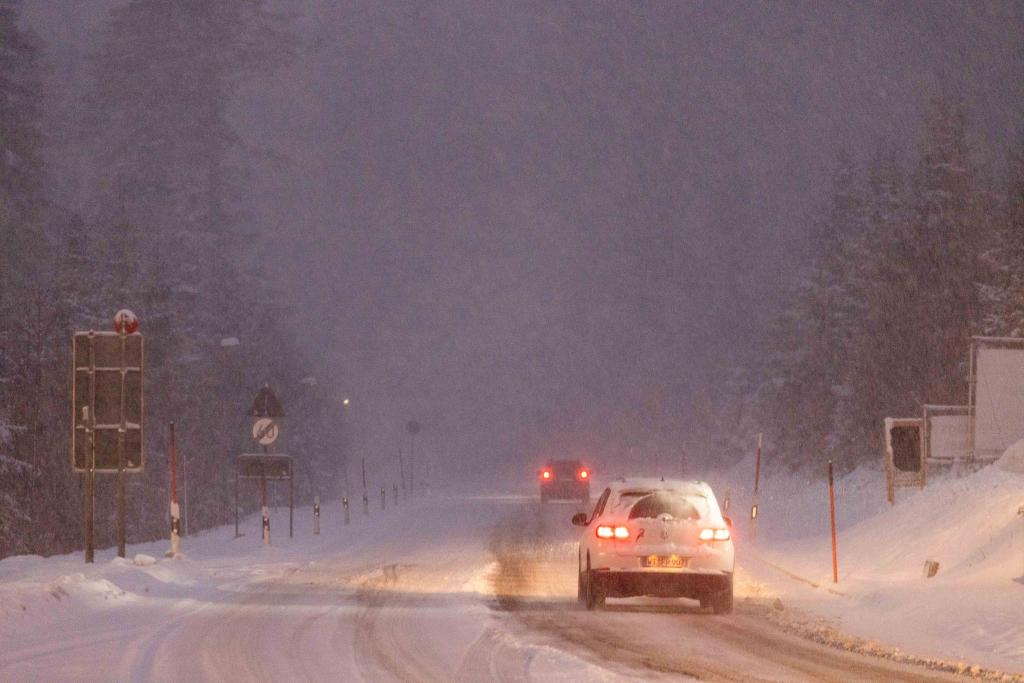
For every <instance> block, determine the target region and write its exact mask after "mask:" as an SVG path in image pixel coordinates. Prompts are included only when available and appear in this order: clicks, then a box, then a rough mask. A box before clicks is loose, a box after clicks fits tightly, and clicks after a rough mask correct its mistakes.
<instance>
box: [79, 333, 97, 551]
mask: <svg viewBox="0 0 1024 683" xmlns="http://www.w3.org/2000/svg"><path fill="white" fill-rule="evenodd" d="M95 340H96V337H95V333H94V332H93V331H92V330H89V405H87V406H83V408H82V411H83V412H84V413H86V414H85V415H83V417H84V418H85V423H86V429H87V430H88V446H87V448H88V449H89V454H88V462H87V463H86V472H85V562H86V564H91V563H92V562H93V559H94V557H95V548H94V537H95V518H96V345H95Z"/></svg>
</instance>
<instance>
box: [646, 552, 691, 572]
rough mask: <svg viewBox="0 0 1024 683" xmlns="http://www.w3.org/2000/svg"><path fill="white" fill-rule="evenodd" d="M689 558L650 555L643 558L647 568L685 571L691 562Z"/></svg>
mask: <svg viewBox="0 0 1024 683" xmlns="http://www.w3.org/2000/svg"><path fill="white" fill-rule="evenodd" d="M689 559H690V558H688V557H679V556H678V555H668V556H666V555H648V556H647V557H645V558H643V565H644V566H645V567H665V568H667V569H684V568H685V567H686V565H687V564H688V562H689Z"/></svg>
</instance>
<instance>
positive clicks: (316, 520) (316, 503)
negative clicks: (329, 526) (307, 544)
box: [313, 496, 320, 536]
mask: <svg viewBox="0 0 1024 683" xmlns="http://www.w3.org/2000/svg"><path fill="white" fill-rule="evenodd" d="M313 535H314V536H319V535H320V496H313Z"/></svg>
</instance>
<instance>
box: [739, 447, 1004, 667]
mask: <svg viewBox="0 0 1024 683" xmlns="http://www.w3.org/2000/svg"><path fill="white" fill-rule="evenodd" d="M742 469H744V470H745V469H749V470H750V473H752V472H753V467H745V468H742ZM734 474H736V473H735V472H734ZM728 486H729V485H728V484H725V485H724V488H727V487H728ZM733 487H734V488H736V489H737V490H738V488H739V487H738V485H735V484H733ZM747 487H748V488H749V484H747ZM733 501H734V504H735V508H734V510H733V514H734V516H735V517H736V519H737V522H738V524H737V526H738V531H739V533H740V535H741V537H742V535H743V534H744V533H745V534H747V535H748V536H749V535H750V526H749V525H750V522H749V519H748V517H749V511H750V503H751V500H750V496H749V492H748V493H746V494H744V495H734V496H733ZM1022 505H1024V445H1018V446H1015V447H1013V448H1011V449H1010V451H1008V453H1007V455H1006V456H1004V458H1003V459H1002V460H1001V461H1000V462H998V463H996V464H995V465H992V466H989V467H986V468H984V469H982V470H980V471H978V472H975V473H973V474H969V475H965V476H961V477H954V476H952V475H950V474H945V475H937V476H933V477H932V478H931V480H930V481H929V484H928V487H927V488H926V489H925V490H923V491H918V490H916V489H914V490H899V491H897V501H896V504H895V505H894V506H892V507H890V506H889V504H888V503H887V501H886V499H885V485H884V475H883V474H882V472H881V471H880V470H873V469H870V468H864V469H861V470H858V471H856V472H853V473H852V474H850V475H848V476H846V477H843V478H840V479H837V481H836V507H837V521H838V525H839V528H840V532H839V535H838V564H839V582H838V583H837V584H833V582H832V559H831V540H830V537H829V532H828V493H827V485H826V481H825V479H824V478H819V479H812V480H808V479H806V478H798V477H775V478H769V479H768V480H767V481H766V482H764V485H763V486H762V489H761V495H760V505H759V528H758V534H757V539H756V540H750V539H749V538H748V539H747V541H748V542H747V543H746V552H745V553H744V554H743V566H744V569H745V570H746V571H747V573H748V574H749V575H750V576H751V577H752V579H753V580H754V581H755V582H756V583H761V584H763V585H762V586H761V588H762V589H763V590H764V592H765V594H768V595H776V596H778V597H779V598H780V599H781V602H782V605H784V606H788V607H791V608H796V609H797V610H802V611H805V612H808V613H810V614H815V615H821V616H823V617H826V618H827V619H828V622H827V623H828V624H829V625H830V626H831V627H833V628H835V629H837V630H839V631H841V632H843V633H845V634H850V635H854V636H858V637H860V638H863V639H865V640H868V641H880V643H881V644H884V645H886V646H890V648H899V650H901V651H902V652H903V653H904V654H912V655H916V656H919V657H925V658H937V659H942V660H945V661H947V662H954V663H955V662H964V663H966V664H965V666H968V667H969V666H970V665H976V666H981V667H991V668H995V669H1001V670H1003V671H1012V672H1017V673H1024V619H1021V606H1022V605H1024V517H1022V516H1020V514H1019V513H1018V509H1019V508H1020V507H1021V506H1022ZM741 540H742V539H741ZM926 560H934V561H937V562H939V572H938V574H937V575H936V576H934V577H933V578H926V577H925V576H924V564H925V561H926ZM880 643H879V642H874V643H869V644H867V645H868V648H867V649H876V650H889V649H890V648H886V647H884V646H882V645H881V644H880Z"/></svg>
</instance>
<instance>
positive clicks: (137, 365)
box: [71, 332, 143, 472]
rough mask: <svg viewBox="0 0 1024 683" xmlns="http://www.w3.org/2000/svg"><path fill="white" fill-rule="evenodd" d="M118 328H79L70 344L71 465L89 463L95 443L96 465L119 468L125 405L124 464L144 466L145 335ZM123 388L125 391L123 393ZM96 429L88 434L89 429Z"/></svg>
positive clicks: (107, 469) (133, 469) (84, 467)
mask: <svg viewBox="0 0 1024 683" xmlns="http://www.w3.org/2000/svg"><path fill="white" fill-rule="evenodd" d="M123 344H124V346H123V353H124V360H123V363H124V370H125V372H124V380H123V383H122V377H121V368H122V337H121V335H120V334H118V333H116V332H76V333H75V336H74V343H73V345H72V362H73V370H72V391H71V393H72V401H71V406H72V416H71V424H72V430H71V445H72V448H71V453H72V463H71V464H72V467H73V468H74V469H75V470H77V471H84V470H87V469H88V468H89V445H90V441H91V442H92V443H93V444H94V451H95V457H96V461H95V469H96V471H98V472H116V471H117V464H118V463H117V453H118V433H119V430H120V427H121V420H122V415H121V407H122V405H123V406H124V423H125V424H124V427H125V432H124V467H125V470H126V471H130V472H138V471H141V470H142V463H143V457H142V455H143V450H142V436H143V433H142V424H143V404H142V377H143V372H142V370H143V344H142V335H141V334H138V333H135V334H129V335H125V336H124V340H123ZM122 391H123V395H122ZM90 429H91V430H93V431H92V439H90V438H89V437H90V434H89V430H90Z"/></svg>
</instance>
